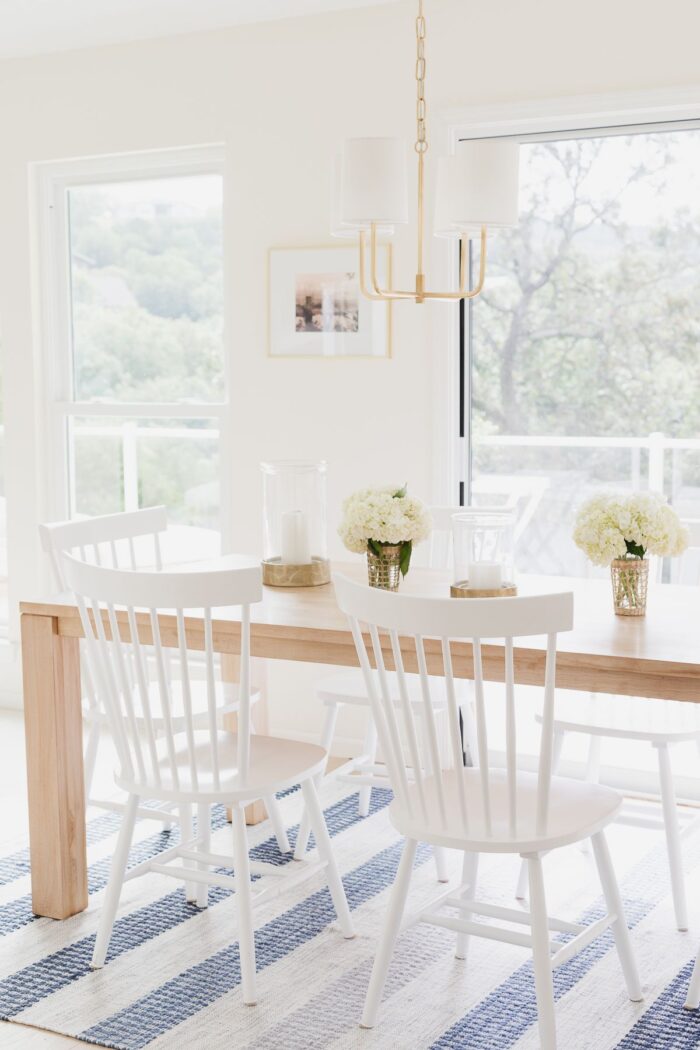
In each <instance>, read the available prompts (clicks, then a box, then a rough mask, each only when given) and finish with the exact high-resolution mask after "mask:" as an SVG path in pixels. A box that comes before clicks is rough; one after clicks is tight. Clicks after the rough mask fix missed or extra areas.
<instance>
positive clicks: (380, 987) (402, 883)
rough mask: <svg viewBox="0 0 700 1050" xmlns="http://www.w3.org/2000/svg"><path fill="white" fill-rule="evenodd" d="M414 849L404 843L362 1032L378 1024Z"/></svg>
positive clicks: (412, 842) (414, 845)
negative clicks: (378, 1014) (380, 1005)
mask: <svg viewBox="0 0 700 1050" xmlns="http://www.w3.org/2000/svg"><path fill="white" fill-rule="evenodd" d="M417 848H418V843H417V842H416V841H415V839H406V842H405V844H404V847H403V853H402V855H401V862H400V864H399V870H398V871H397V872H396V878H395V879H394V885H393V887H392V890H391V898H390V900H389V910H388V912H387V916H386V919H385V920H384V929H383V930H382V936H381V939H380V941H379V947H378V949H377V954H376V955H375V957H374V965H373V967H372V976H371V977H370V980H369V987H368V989H367V997H366V999H365V1008H364V1010H363V1013H362V1021H361V1022H360V1027H361V1028H374V1025H375V1022H376V1020H377V1011H378V1010H379V1004H380V1002H381V999H382V992H383V991H384V984H385V982H386V975H387V971H388V969H389V963H390V962H391V956H392V955H393V952H394V945H395V944H396V938H397V937H398V935H399V930H400V928H401V919H402V918H403V912H404V908H405V907H406V898H407V896H408V890H409V887H410V885H411V876H412V874H413V862H414V861H415V859H416V849H417Z"/></svg>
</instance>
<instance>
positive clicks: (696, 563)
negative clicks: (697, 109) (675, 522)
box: [657, 518, 700, 586]
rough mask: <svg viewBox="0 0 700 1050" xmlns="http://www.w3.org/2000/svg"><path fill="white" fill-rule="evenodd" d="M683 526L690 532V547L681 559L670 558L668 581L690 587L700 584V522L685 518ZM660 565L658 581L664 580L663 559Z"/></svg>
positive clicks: (695, 519) (660, 559) (659, 559)
mask: <svg viewBox="0 0 700 1050" xmlns="http://www.w3.org/2000/svg"><path fill="white" fill-rule="evenodd" d="M683 524H684V525H685V527H686V528H687V530H688V547H687V549H686V551H685V552H684V553H683V554H682V555H681V557H680V558H669V559H668V561H669V562H670V565H669V573H668V579H669V581H670V582H671V583H682V584H683V583H684V584H688V585H689V586H693V585H697V584H700V520H698V519H697V518H684V519H683ZM657 561H658V562H659V563H660V566H659V572H658V579H659V582H660V581H661V580H663V563H664V559H663V558H658V559H657Z"/></svg>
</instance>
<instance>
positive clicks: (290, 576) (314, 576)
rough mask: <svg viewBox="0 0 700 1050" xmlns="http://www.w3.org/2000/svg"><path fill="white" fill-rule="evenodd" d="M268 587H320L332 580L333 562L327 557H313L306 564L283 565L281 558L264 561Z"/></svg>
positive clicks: (263, 572)
mask: <svg viewBox="0 0 700 1050" xmlns="http://www.w3.org/2000/svg"><path fill="white" fill-rule="evenodd" d="M262 578H263V583H264V584H265V586H266V587H319V586H320V585H321V584H323V583H330V582H331V563H330V562H329V560H328V559H327V558H312V559H311V561H310V562H309V563H308V564H306V565H283V564H282V562H281V561H280V559H279V558H270V559H269V560H268V561H264V562H263V563H262Z"/></svg>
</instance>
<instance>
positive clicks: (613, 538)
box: [574, 492, 688, 616]
mask: <svg viewBox="0 0 700 1050" xmlns="http://www.w3.org/2000/svg"><path fill="white" fill-rule="evenodd" d="M574 542H575V543H576V546H577V547H580V549H581V550H582V551H583V552H584V554H585V555H586V556H587V557H588V558H589V559H590V561H592V562H593V564H594V565H609V566H610V570H611V575H612V584H613V602H614V605H615V612H616V613H618V614H619V615H622V616H643V615H644V613H645V612H646V598H647V587H648V579H649V562H648V561H647V560H646V556H647V554H655V555H657V556H658V557H660V558H665V557H675V556H677V555H679V554H682V553H683V551H684V550H685V549H686V547H687V546H688V530H687V529H686V528H685V527H684V525H683V524H682V522H681V520H680V518H679V517H678V514H677V513H676V511H675V510H674V509H673V507H670V506H669V505H668V503H667V501H666V497H665V496H662V495H661V494H660V493H656V492H635V493H632V494H631V495H629V496H612V495H609V494H606V493H601V494H599V495H596V496H593V497H592V498H591V499H588V500H586V502H585V503H584V504H583V505H582V506H581V507H580V509H579V512H578V514H577V516H576V524H575V528H574Z"/></svg>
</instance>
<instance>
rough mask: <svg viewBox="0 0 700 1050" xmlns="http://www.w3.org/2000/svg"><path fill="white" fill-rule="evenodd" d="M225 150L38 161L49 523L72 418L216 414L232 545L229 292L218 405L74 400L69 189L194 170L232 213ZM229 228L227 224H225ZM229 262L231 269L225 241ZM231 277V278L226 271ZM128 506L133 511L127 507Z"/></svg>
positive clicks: (64, 487) (65, 488)
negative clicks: (219, 189) (217, 182)
mask: <svg viewBox="0 0 700 1050" xmlns="http://www.w3.org/2000/svg"><path fill="white" fill-rule="evenodd" d="M225 162H226V158H225V150H224V147H223V146H222V145H206V146H192V147H186V148H182V149H166V150H157V151H149V152H140V153H128V154H119V155H111V154H110V155H107V156H96V157H89V158H82V159H78V160H66V161H57V162H52V163H46V164H37V165H35V166H34V200H35V223H36V230H35V236H36V240H37V246H38V258H39V273H38V278H39V283H40V287H39V297H38V301H39V309H40V315H41V316H40V319H39V322H40V329H39V330H40V341H41V351H40V362H41V371H42V380H43V381H42V391H41V400H42V408H43V412H42V413H41V418H42V419H43V434H42V435H41V442H40V447H41V449H42V460H43V470H42V475H43V477H44V478H45V481H46V484H45V486H44V505H43V507H42V508H41V512H42V515H43V517H44V519H45V520H61V519H65V518H68V517H69V516H70V508H71V494H70V485H71V484H72V478H71V474H70V467H69V463H70V460H71V456H70V448H69V440H70V432H69V427H68V424H69V421H70V419H71V418H74V417H76V416H93V417H95V416H110V417H113V418H114V417H128V418H130V419H137V420H138V419H155V418H161V419H211V420H216V421H217V423H218V430H219V483H220V492H221V508H220V523H221V538H222V546H224V548H225V547H226V545H227V542H228V539H229V537H230V535H231V521H232V511H231V504H232V491H231V486H232V481H231V479H232V476H233V468H232V452H233V450H232V445H233V442H232V438H231V434H230V419H231V412H230V403H231V354H230V352H229V339H228V332H229V330H230V324H229V317H228V309H229V308H228V306H227V302H226V300H227V297H226V296H224V326H223V329H224V330H223V342H222V353H223V368H224V396H223V399H222V400H221V401H216V402H211V401H210V402H194V403H193V402H189V401H188V402H187V403H180V402H174V403H163V402H145V401H139V402H110V403H100V402H92V401H77V400H74V399H73V397H72V386H73V373H72V369H73V358H72V355H73V348H72V335H71V262H70V235H69V234H70V231H69V226H68V206H67V205H68V191H69V190H70V189H72V188H75V187H77V186H97V185H100V184H113V183H117V182H133V181H136V180H144V181H145V180H149V179H159V178H168V177H170V178H176V177H178V176H188V175H220V176H221V178H222V185H223V195H224V199H223V209H224V213H225V210H226V179H225ZM224 231H225V222H224ZM224 240H225V232H224ZM223 248H224V267H225V256H226V251H225V244H224V245H223ZM224 281H225V276H224ZM127 509H135V508H132V507H129V508H127Z"/></svg>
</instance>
